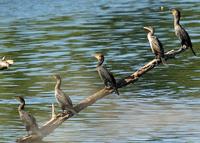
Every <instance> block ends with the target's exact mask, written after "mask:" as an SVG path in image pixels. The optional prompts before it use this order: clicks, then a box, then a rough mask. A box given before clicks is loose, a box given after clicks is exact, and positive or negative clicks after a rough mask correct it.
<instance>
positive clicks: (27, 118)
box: [20, 111, 38, 130]
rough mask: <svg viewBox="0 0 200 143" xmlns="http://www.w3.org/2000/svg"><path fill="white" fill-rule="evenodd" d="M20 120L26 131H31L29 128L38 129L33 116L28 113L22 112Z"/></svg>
mask: <svg viewBox="0 0 200 143" xmlns="http://www.w3.org/2000/svg"><path fill="white" fill-rule="evenodd" d="M20 118H21V120H22V121H23V122H24V124H25V126H26V128H27V129H29V130H31V127H36V128H38V125H37V122H36V119H35V118H34V116H32V115H31V114H29V113H28V112H26V111H22V112H21V115H20Z"/></svg>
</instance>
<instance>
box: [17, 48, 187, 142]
mask: <svg viewBox="0 0 200 143" xmlns="http://www.w3.org/2000/svg"><path fill="white" fill-rule="evenodd" d="M185 50H186V48H185V49H183V48H180V49H178V50H171V51H168V52H166V53H165V59H166V60H168V59H172V58H175V56H176V55H177V54H180V53H182V52H184V51H185ZM160 63H161V61H160V60H159V59H153V60H152V61H150V62H148V63H147V64H145V65H144V66H143V67H141V68H139V69H138V70H137V71H136V72H134V73H133V74H131V75H130V76H128V77H125V78H122V79H120V80H118V81H117V87H118V88H122V87H124V86H126V85H128V84H130V83H134V82H135V81H137V80H138V79H139V78H140V77H141V76H142V75H144V74H145V73H146V72H148V71H150V70H151V69H153V68H154V67H156V66H158V65H159V64H160ZM112 92H113V90H112V89H106V88H103V89H101V90H99V91H97V92H96V93H94V94H93V95H90V96H88V97H87V98H85V99H83V100H82V101H80V103H79V104H77V105H75V107H74V109H75V110H76V111H77V113H78V112H80V111H81V110H83V109H85V108H86V107H88V106H90V105H92V104H93V103H95V102H96V101H97V100H99V99H101V98H104V97H105V96H107V95H109V94H110V93H112ZM72 116H73V114H69V113H65V114H63V113H58V114H57V115H55V111H54V106H53V105H52V117H51V119H50V120H49V121H47V122H46V123H45V124H44V125H43V126H42V127H41V128H40V129H39V131H40V134H38V135H29V136H26V137H22V138H20V139H18V140H17V141H18V142H20V143H26V142H34V141H37V140H42V139H43V138H44V137H46V136H47V135H49V134H50V133H52V132H53V131H54V130H55V129H56V128H58V127H59V126H60V125H61V124H62V123H63V122H64V121H66V120H67V119H68V118H71V117H72Z"/></svg>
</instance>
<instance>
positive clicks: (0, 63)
mask: <svg viewBox="0 0 200 143" xmlns="http://www.w3.org/2000/svg"><path fill="white" fill-rule="evenodd" d="M13 63H14V61H13V60H7V59H6V57H5V56H4V57H3V58H2V59H1V60H0V70H3V69H7V68H9V66H10V65H12V64H13Z"/></svg>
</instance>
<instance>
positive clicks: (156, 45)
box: [151, 36, 164, 54]
mask: <svg viewBox="0 0 200 143" xmlns="http://www.w3.org/2000/svg"><path fill="white" fill-rule="evenodd" d="M151 45H152V48H153V50H154V53H159V54H162V53H163V52H164V50H163V46H162V43H161V42H160V40H159V39H158V38H157V37H156V36H152V40H151Z"/></svg>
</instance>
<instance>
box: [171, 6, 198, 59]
mask: <svg viewBox="0 0 200 143" xmlns="http://www.w3.org/2000/svg"><path fill="white" fill-rule="evenodd" d="M171 12H172V15H173V16H174V30H175V34H176V36H177V37H178V38H179V39H180V41H181V46H182V47H183V48H190V49H191V50H192V53H193V54H194V55H195V56H196V53H195V52H194V50H193V48H192V42H191V39H190V36H189V34H188V33H187V31H186V30H185V29H184V28H183V27H182V26H181V25H180V23H179V21H180V17H181V13H180V11H179V10H178V9H172V11H171Z"/></svg>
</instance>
